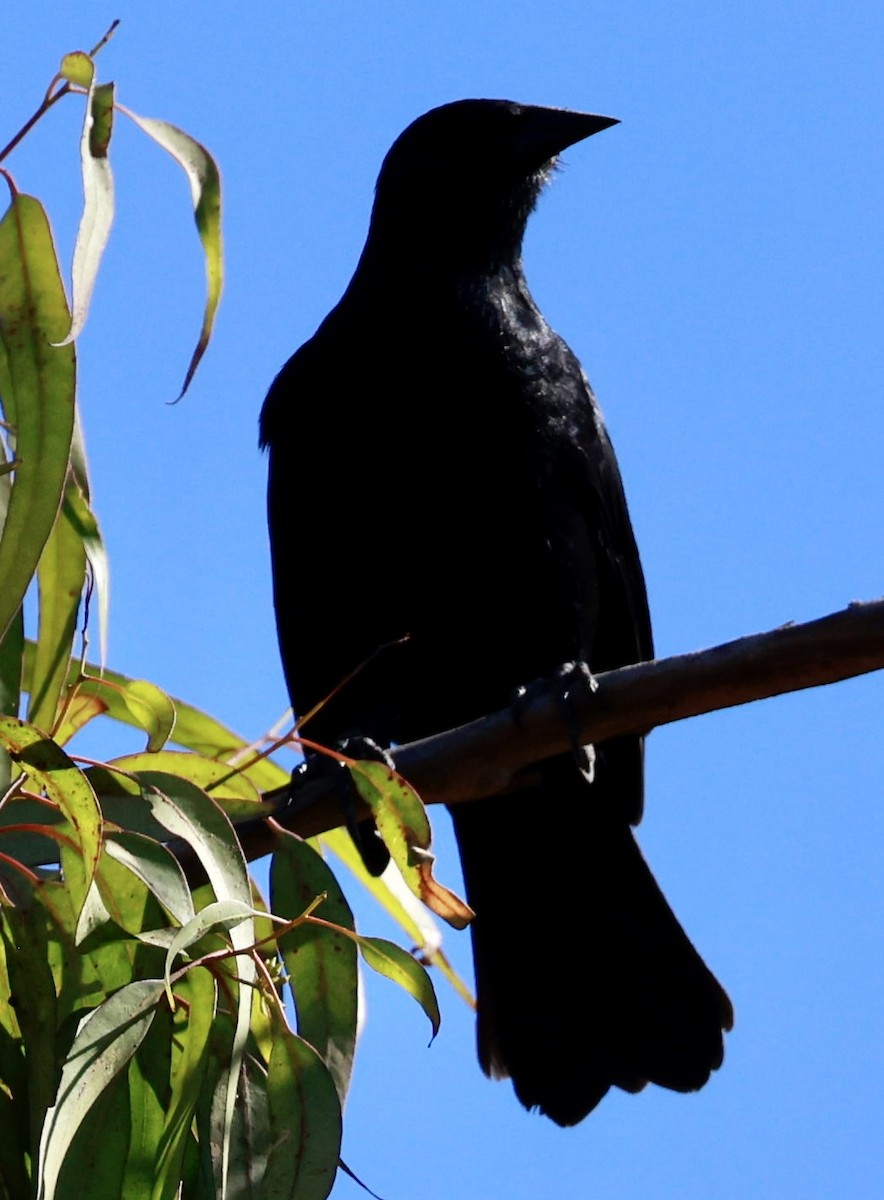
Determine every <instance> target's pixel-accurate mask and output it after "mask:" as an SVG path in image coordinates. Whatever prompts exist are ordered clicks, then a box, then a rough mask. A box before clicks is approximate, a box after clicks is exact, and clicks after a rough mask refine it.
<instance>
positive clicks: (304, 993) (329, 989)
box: [270, 832, 359, 1104]
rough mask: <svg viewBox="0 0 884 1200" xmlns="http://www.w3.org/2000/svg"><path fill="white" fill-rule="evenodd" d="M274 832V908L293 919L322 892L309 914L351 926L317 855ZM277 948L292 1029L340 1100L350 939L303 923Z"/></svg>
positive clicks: (350, 1022) (354, 1012)
mask: <svg viewBox="0 0 884 1200" xmlns="http://www.w3.org/2000/svg"><path fill="white" fill-rule="evenodd" d="M278 836H279V841H278V846H277V850H276V853H275V854H274V855H273V861H272V865H271V868H270V902H271V908H272V909H273V911H274V912H275V913H276V914H277V916H280V917H285V918H286V919H287V920H294V919H295V917H297V916H300V914H301V913H302V912H304V910H305V909H306V908H307V906H308V905H309V904H310V903H311V902H312V901H313V900H315V898H316V897H317V896H320V895H323V894H324V895H325V899H324V900H323V902H322V904H321V905H320V906H319V908H318V909H316V916H318V917H322V918H323V919H324V920H326V921H330V922H333V923H334V924H335V925H341V926H343V927H344V928H345V929H350V930H352V929H353V928H354V924H353V914H352V912H351V911H350V906H349V905H348V904H347V901H346V900H345V899H344V895H343V892H342V891H341V889H340V887H339V886H338V882H337V880H336V879H335V877H334V875H333V874H332V873H331V871H330V870H329V868H328V866H327V865H326V864H325V863H324V862H323V860H322V858H321V857H320V856H319V855H318V854H317V853H316V851H315V850H314V849H313V848H312V847H311V846H308V845H307V843H306V842H302V841H301V839H300V838H297V837H295V835H294V834H290V833H284V832H280V833H279V835H278ZM279 949H280V951H281V952H282V955H283V958H284V959H285V965H286V970H287V971H288V975H289V983H290V984H291V988H292V994H293V996H294V999H295V1008H296V1010H297V1014H298V1033H299V1034H300V1035H301V1037H303V1038H306V1040H307V1041H308V1042H309V1043H310V1044H311V1046H313V1047H315V1049H316V1050H317V1051H318V1053H319V1055H320V1056H321V1058H322V1059H323V1060H324V1062H325V1064H326V1066H327V1067H328V1069H329V1071H330V1072H331V1075H332V1078H333V1079H334V1081H335V1086H336V1087H337V1089H338V1095H339V1097H340V1100H341V1104H343V1103H344V1099H345V1097H346V1095H347V1088H348V1087H349V1084H350V1073H351V1071H352V1069H353V1056H354V1054H355V1051H356V1025H357V1018H358V991H359V987H358V984H359V979H358V973H357V950H356V945H355V943H354V942H353V940H352V939H351V938H348V937H346V936H345V935H344V934H343V933H339V932H337V931H336V930H332V929H327V928H325V927H324V926H320V925H313V924H311V923H309V922H304V923H303V924H301V925H297V926H295V927H294V928H293V929H290V930H287V931H286V932H285V933H284V934H282V935H281V936H280V938H279Z"/></svg>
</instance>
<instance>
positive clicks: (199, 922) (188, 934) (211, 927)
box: [165, 900, 261, 1006]
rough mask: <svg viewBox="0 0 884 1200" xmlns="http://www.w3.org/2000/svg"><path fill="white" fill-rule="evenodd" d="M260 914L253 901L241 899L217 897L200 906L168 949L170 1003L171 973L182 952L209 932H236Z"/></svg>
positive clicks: (167, 984)
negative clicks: (248, 902)
mask: <svg viewBox="0 0 884 1200" xmlns="http://www.w3.org/2000/svg"><path fill="white" fill-rule="evenodd" d="M257 916H261V913H260V912H258V910H257V909H255V908H253V907H252V905H251V904H243V903H242V901H240V900H216V901H215V903H214V904H207V905H206V907H205V908H202V909H200V911H199V912H198V913H196V914H195V915H194V916H193V917H191V919H190V920H189V921H188V922H187V924H186V925H185V926H183V927H182V928H181V929H179V930H178V932H177V933H176V934H175V936H174V937H173V938H172V941H171V942H170V944H169V949H168V951H167V952H166V967H165V980H166V992H167V994H168V997H169V1004H170V1006H172V1005H173V1000H172V988H171V984H170V975H171V972H172V964H173V963H174V961H175V959H176V958H177V957H178V955H179V954H182V953H183V952H184V951H185V950H187V949H189V948H190V947H191V946H193V945H194V944H195V943H196V942H199V941H201V940H202V939H203V938H204V937H205V936H206V934H207V933H214V932H217V931H220V932H223V933H230V934H231V935H232V934H233V933H234V931H235V930H236V929H237V928H238V927H239V926H241V925H242V924H243V923H244V922H251V921H252V919H253V918H254V917H257ZM231 941H233V938H232V937H231Z"/></svg>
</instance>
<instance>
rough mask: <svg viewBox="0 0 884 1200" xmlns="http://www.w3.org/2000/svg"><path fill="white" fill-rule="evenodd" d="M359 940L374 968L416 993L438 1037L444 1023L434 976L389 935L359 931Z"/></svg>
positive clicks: (366, 957)
mask: <svg viewBox="0 0 884 1200" xmlns="http://www.w3.org/2000/svg"><path fill="white" fill-rule="evenodd" d="M356 942H357V944H358V946H359V949H360V950H361V951H362V957H363V958H364V959H365V961H366V962H367V963H368V965H369V966H370V967H371V969H372V970H373V971H377V972H378V974H379V975H386V977H387V978H388V979H392V980H393V982H394V983H398V984H399V986H400V987H401V988H404V989H405V991H406V992H408V994H409V995H410V996H414V998H415V1000H417V1002H418V1004H419V1005H420V1006H421V1008H422V1009H423V1010H424V1012H425V1013H426V1014H427V1017H428V1018H429V1021H430V1025H431V1026H432V1028H433V1037H435V1036H436V1034H437V1033H438V1032H439V1025H440V1023H441V1017H440V1015H439V1002H438V1001H437V999H436V990H435V988H434V987H433V983H432V980H431V979H430V977H429V975H428V974H427V972H426V971H425V970H424V968H423V967H422V966H421V965H420V963H419V962H418V961H417V959H415V958H412V956H411V955H410V954H409V953H408V951H407V950H403V949H402V947H401V946H397V945H396V943H395V942H388V941H387V940H386V939H385V938H370V937H361V936H359V935H358V934H357V935H356Z"/></svg>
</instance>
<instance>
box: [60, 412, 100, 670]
mask: <svg viewBox="0 0 884 1200" xmlns="http://www.w3.org/2000/svg"><path fill="white" fill-rule="evenodd" d="M71 475H72V477H73V478H72V480H69V481H68V486H67V488H66V489H65V493H64V500H63V501H62V507H63V509H64V511H65V514H66V516H67V518H68V520H69V521H70V522H71V524H72V525H73V526H74V527H75V528H76V529H77V530H78V532H79V534H80V537H81V538H82V539H83V546H84V548H85V550H86V557H87V558H88V560H89V570H90V572H91V582H92V589H91V591H92V597H91V603H92V604H93V605H94V606H95V607H97V609H98V644H99V658H100V660H101V665H102V667H103V666H104V663H105V661H106V659H107V629H108V614H109V608H110V567H109V564H108V557H107V549H106V547H105V544H104V539H103V538H102V536H101V529H100V527H99V524H98V518H97V517H96V515H95V513H94V512H93V510H92V495H91V489H90V485H89V464H88V460H87V458H86V441H85V437H84V435H83V423H82V421H81V420H80V412H79V409H77V411H76V413H75V416H74V433H73V437H72V438H71Z"/></svg>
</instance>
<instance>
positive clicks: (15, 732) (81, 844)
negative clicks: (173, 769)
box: [0, 717, 102, 912]
mask: <svg viewBox="0 0 884 1200" xmlns="http://www.w3.org/2000/svg"><path fill="white" fill-rule="evenodd" d="M0 745H3V746H5V748H6V750H7V751H8V753H9V754H10V755H11V757H12V758H13V760H14V761H15V762H16V763H17V764H18V765H19V766H20V767H21V769H22V770H23V771H24V773H25V774H26V775H27V776H28V777H29V778H30V779H31V780H32V781H33V782H34V784H35V785H36V787H37V789H38V790H39V791H45V793H46V795H47V796H48V797H49V799H50V800H52V801H53V802H54V803H55V804H57V805H58V807H59V809H60V811H61V812H62V814H63V815H64V817H65V818H66V819H67V821H68V822H69V823H70V826H71V833H72V835H73V840H74V842H75V843H76V844H77V846H78V849H79V854H74V853H67V854H66V853H65V850H64V848H62V862H63V864H64V867H65V875H66V879H67V885H68V888H69V889H70V892H71V897H72V903H73V904H74V907H75V911H77V912H79V909H80V908H81V907H82V905H83V903H84V902H85V899H86V893H87V892H88V890H89V886H90V884H91V883H92V880H93V879H94V878H95V872H96V869H97V866H98V858H99V855H100V853H101V836H102V819H101V810H100V809H99V807H98V801H97V799H96V797H95V793H94V792H93V790H92V787H91V785H90V783H89V780H88V779H87V777H86V775H85V774H84V773H83V772H82V771H80V770H79V769H78V768H77V767H76V766H75V765H74V763H73V762H72V761H71V759H69V758H68V756H67V755H66V754H65V753H64V751H63V750H61V749H59V747H58V746H56V744H55V743H54V742H52V741H50V740H49V739H48V738H47V737H45V735H44V734H43V733H41V732H40V730H39V729H35V728H34V727H33V726H32V725H26V724H25V722H24V721H19V720H17V719H15V718H14V717H0Z"/></svg>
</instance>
